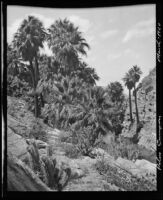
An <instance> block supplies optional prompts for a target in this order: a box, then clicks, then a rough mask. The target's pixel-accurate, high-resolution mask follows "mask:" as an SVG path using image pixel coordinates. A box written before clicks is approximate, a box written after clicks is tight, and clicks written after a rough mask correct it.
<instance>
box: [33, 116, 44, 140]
mask: <svg viewBox="0 0 163 200" xmlns="http://www.w3.org/2000/svg"><path fill="white" fill-rule="evenodd" d="M29 132H30V133H29V135H30V137H31V138H34V139H39V140H42V141H44V142H47V136H46V131H45V130H44V128H43V125H42V123H41V122H40V121H39V120H38V119H36V120H35V121H34V122H33V124H32V126H31V129H30V131H29Z"/></svg>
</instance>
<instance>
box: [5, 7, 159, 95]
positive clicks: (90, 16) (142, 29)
mask: <svg viewBox="0 0 163 200" xmlns="http://www.w3.org/2000/svg"><path fill="white" fill-rule="evenodd" d="M155 9H156V8H155V5H154V4H148V5H147V4H146V5H136V6H135V5H133V6H119V7H106V8H85V9H83V8H80V9H55V8H41V7H38V8H37V7H24V6H8V7H7V41H8V43H10V42H11V41H12V37H13V34H14V33H15V32H16V31H17V28H18V27H19V25H20V24H21V22H22V20H23V19H24V18H26V17H27V16H28V15H34V16H36V17H38V18H39V19H40V20H41V21H42V22H43V24H44V26H45V28H48V27H50V25H51V24H52V23H54V21H55V20H57V19H59V18H60V19H64V18H67V19H69V20H70V21H71V22H73V23H74V25H75V26H78V27H79V30H80V31H81V32H82V34H83V37H84V38H85V39H86V41H87V43H88V44H89V45H90V50H88V51H87V57H83V60H84V61H85V62H87V63H88V65H89V66H91V67H93V68H95V69H96V72H97V74H98V75H99V77H100V80H99V81H98V82H97V85H100V86H107V85H108V84H109V83H110V82H114V81H119V82H121V83H122V84H123V82H122V78H123V77H124V75H125V73H126V72H127V71H128V70H129V69H130V68H131V67H132V66H133V65H137V66H139V67H140V68H141V70H142V72H143V75H142V78H143V77H144V76H146V75H148V73H149V71H150V70H151V69H152V68H154V67H155V66H156V50H155V49H156V41H155V34H156V33H155V23H156V16H155V15H156V13H155ZM41 52H46V53H47V54H48V55H50V54H51V51H50V50H49V49H48V47H47V45H46V44H45V45H44V49H43V50H41ZM140 81H141V80H140ZM125 92H127V89H125Z"/></svg>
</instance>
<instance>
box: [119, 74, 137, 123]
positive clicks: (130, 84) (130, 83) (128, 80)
mask: <svg viewBox="0 0 163 200" xmlns="http://www.w3.org/2000/svg"><path fill="white" fill-rule="evenodd" d="M122 80H123V81H124V83H125V86H126V87H127V89H128V91H129V108H130V121H131V123H132V122H133V117H132V103H131V90H132V88H133V87H134V84H133V80H132V77H131V75H130V74H129V73H126V74H125V77H124V78H123V79H122Z"/></svg>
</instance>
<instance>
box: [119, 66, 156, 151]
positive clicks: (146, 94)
mask: <svg viewBox="0 0 163 200" xmlns="http://www.w3.org/2000/svg"><path fill="white" fill-rule="evenodd" d="M137 102H138V111H139V117H140V121H141V122H142V125H143V127H142V129H141V130H140V132H139V143H138V144H139V145H142V146H144V147H145V148H146V149H149V150H151V151H155V150H156V68H154V69H153V70H151V71H150V73H149V75H148V76H146V77H145V78H143V80H142V82H141V83H140V84H139V85H138V87H137ZM132 111H133V118H134V124H133V125H132V126H130V115H129V106H128V108H127V111H126V117H125V121H124V129H123V131H122V135H123V136H124V137H128V138H131V137H133V135H135V132H136V118H135V117H136V112H135V102H134V98H133V97H132Z"/></svg>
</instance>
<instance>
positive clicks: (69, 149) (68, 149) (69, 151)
mask: <svg viewBox="0 0 163 200" xmlns="http://www.w3.org/2000/svg"><path fill="white" fill-rule="evenodd" d="M63 148H64V151H65V156H67V157H68V158H72V159H75V158H79V157H80V156H81V153H80V151H79V150H78V149H77V148H76V146H75V145H71V144H65V145H64V147H63Z"/></svg>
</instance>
